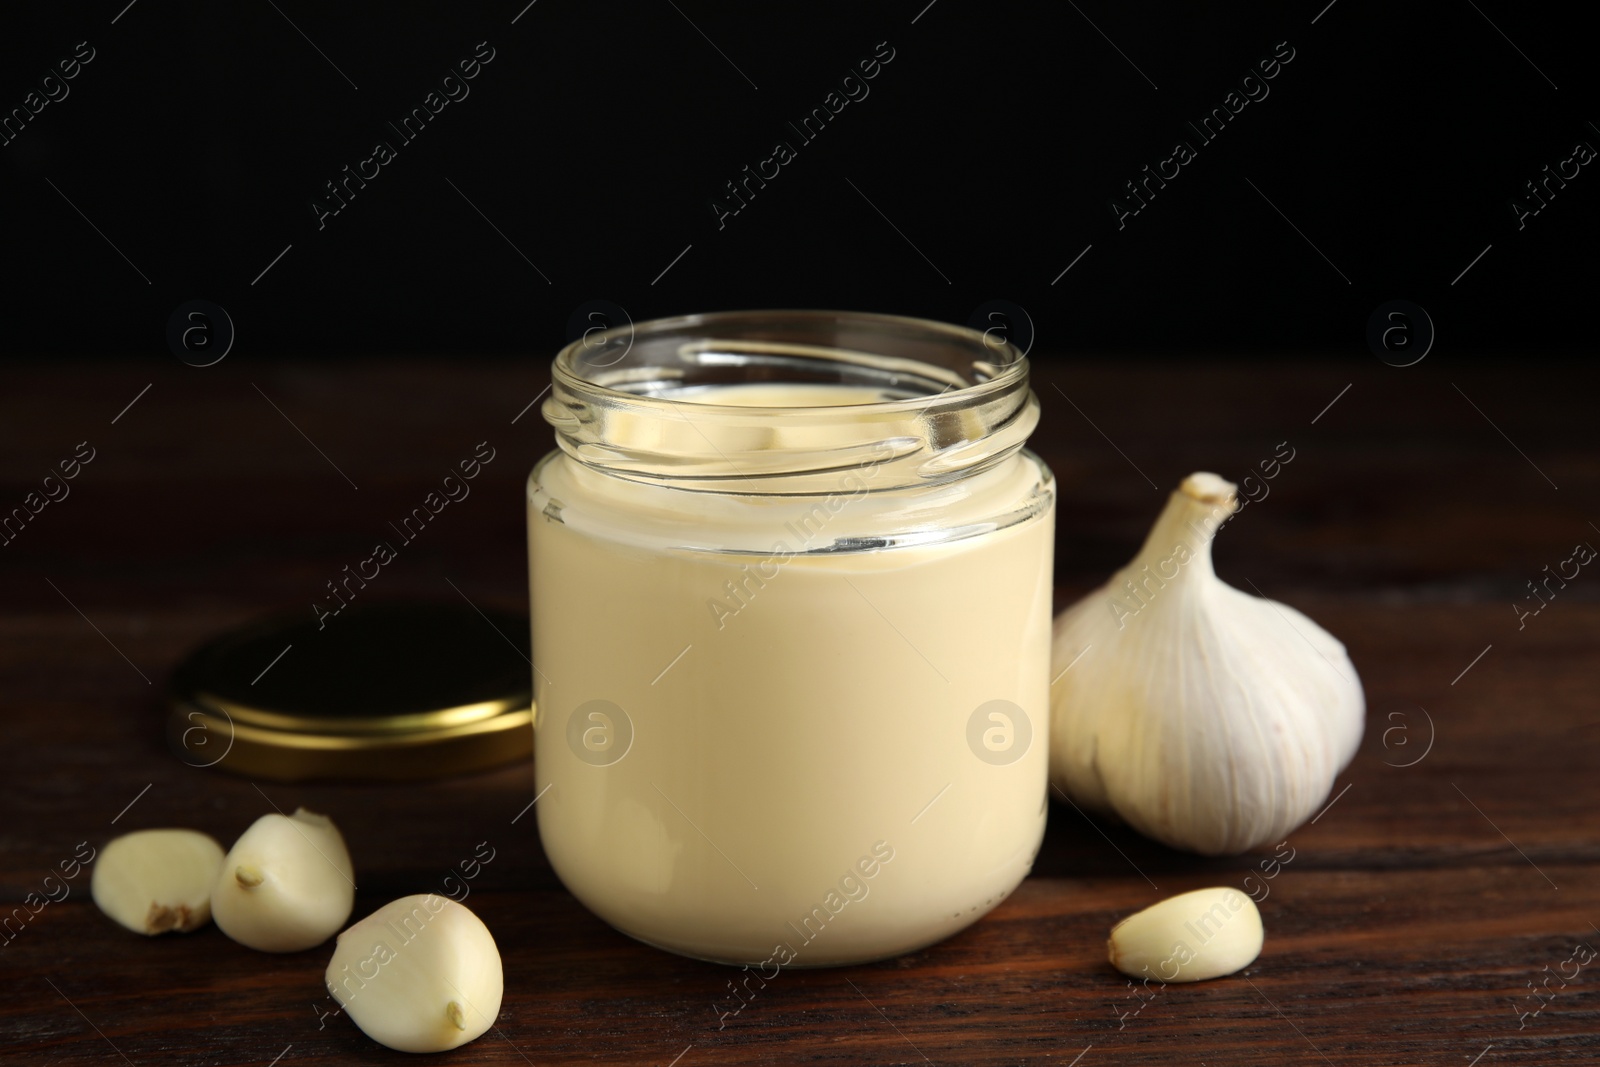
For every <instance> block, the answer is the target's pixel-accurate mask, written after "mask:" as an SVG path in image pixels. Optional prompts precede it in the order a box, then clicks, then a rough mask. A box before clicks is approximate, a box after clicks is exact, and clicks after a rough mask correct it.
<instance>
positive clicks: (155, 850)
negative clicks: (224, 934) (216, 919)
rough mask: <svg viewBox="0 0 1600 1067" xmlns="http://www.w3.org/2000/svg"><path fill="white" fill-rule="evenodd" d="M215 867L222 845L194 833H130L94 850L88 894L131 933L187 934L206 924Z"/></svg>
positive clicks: (216, 869) (138, 831)
mask: <svg viewBox="0 0 1600 1067" xmlns="http://www.w3.org/2000/svg"><path fill="white" fill-rule="evenodd" d="M221 868H222V846H221V845H219V844H217V842H216V841H215V840H214V839H213V838H211V837H209V836H207V835H206V834H202V833H201V832H200V831H198V830H136V831H134V832H133V833H131V834H123V835H122V836H121V837H118V838H113V839H112V840H111V841H110V842H109V843H108V844H107V845H106V846H105V847H104V848H102V849H101V850H100V854H99V856H98V858H97V859H96V861H95V865H94V874H93V875H92V876H91V877H90V879H89V894H90V896H92V897H93V898H94V902H95V905H96V906H97V907H99V909H100V910H101V911H103V912H105V913H106V915H108V916H109V917H110V918H112V919H114V920H116V921H117V922H118V923H120V924H122V925H123V926H125V927H127V928H128V929H129V930H132V931H133V932H134V933H136V934H152V935H153V934H164V933H168V932H170V931H173V930H176V931H178V932H179V933H188V932H189V931H190V930H194V929H197V928H199V927H201V926H204V925H205V924H206V923H207V922H209V921H210V920H211V885H212V883H213V882H215V881H216V879H217V871H218V870H220V869H221Z"/></svg>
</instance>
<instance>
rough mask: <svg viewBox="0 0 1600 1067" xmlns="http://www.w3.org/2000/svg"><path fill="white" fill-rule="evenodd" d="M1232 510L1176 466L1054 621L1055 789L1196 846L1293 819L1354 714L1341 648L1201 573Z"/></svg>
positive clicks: (1354, 732)
mask: <svg viewBox="0 0 1600 1067" xmlns="http://www.w3.org/2000/svg"><path fill="white" fill-rule="evenodd" d="M1237 507H1238V502H1237V497H1236V496H1235V487H1234V486H1233V485H1232V483H1230V482H1227V481H1224V480H1223V479H1222V478H1219V477H1218V476H1217V475H1215V474H1203V473H1202V474H1193V475H1190V476H1189V477H1188V478H1187V479H1185V480H1184V482H1183V485H1182V486H1180V487H1179V489H1178V490H1177V492H1175V493H1173V494H1172V496H1171V498H1170V499H1169V500H1168V503H1167V506H1166V509H1165V510H1164V511H1163V512H1162V513H1161V516H1160V518H1159V519H1157V520H1156V523H1155V526H1154V527H1153V528H1152V529H1151V531H1150V536H1149V538H1148V539H1147V540H1146V541H1145V543H1144V547H1143V548H1142V549H1140V551H1139V554H1138V556H1136V557H1135V558H1134V560H1133V562H1131V563H1129V564H1128V565H1127V566H1126V567H1124V568H1123V569H1122V570H1120V571H1118V572H1117V573H1116V574H1115V575H1114V576H1113V577H1112V578H1111V580H1110V581H1109V582H1107V583H1106V584H1105V585H1104V586H1102V587H1101V588H1099V589H1097V590H1096V591H1094V592H1093V593H1090V594H1089V595H1088V596H1087V597H1085V598H1084V599H1083V600H1081V601H1079V602H1078V603H1077V604H1075V605H1073V606H1072V607H1070V608H1068V609H1067V610H1066V611H1064V612H1062V613H1061V615H1060V616H1058V617H1057V619H1056V622H1055V645H1054V660H1055V669H1056V670H1057V672H1059V673H1058V677H1057V679H1056V681H1055V683H1054V685H1053V686H1052V687H1051V694H1050V697H1051V737H1050V748H1051V777H1052V779H1053V780H1054V782H1055V784H1056V785H1057V786H1058V787H1059V788H1060V789H1062V790H1063V791H1064V792H1065V793H1067V794H1068V795H1069V796H1071V797H1072V798H1074V799H1075V800H1076V801H1078V802H1079V803H1083V804H1086V805H1089V806H1093V807H1096V808H1100V809H1102V810H1108V811H1111V812H1114V813H1116V814H1117V815H1119V816H1121V817H1122V818H1123V819H1124V820H1125V821H1127V822H1128V823H1129V824H1130V825H1132V826H1133V827H1134V828H1135V829H1137V830H1139V831H1140V832H1142V833H1144V834H1147V835H1148V836H1150V837H1153V838H1156V839H1157V840H1159V841H1163V842H1165V843H1167V844H1169V845H1172V846H1174V847H1176V848H1184V849H1189V850H1191V851H1194V852H1201V853H1205V854H1208V855H1222V854H1226V853H1237V852H1243V851H1246V850H1248V849H1251V848H1254V847H1257V846H1259V845H1263V844H1267V843H1269V842H1274V841H1281V840H1282V839H1283V838H1284V837H1286V836H1287V835H1288V833H1289V831H1291V830H1293V829H1294V828H1295V827H1296V826H1299V825H1300V824H1301V823H1302V822H1304V821H1305V820H1306V819H1307V818H1308V817H1309V816H1310V815H1311V814H1312V813H1313V812H1315V811H1316V810H1317V807H1318V806H1319V805H1321V804H1322V803H1323V802H1324V801H1325V800H1326V798H1327V796H1328V793H1329V791H1330V788H1331V786H1332V785H1333V779H1334V776H1335V775H1337V774H1338V773H1339V771H1340V770H1341V769H1343V768H1344V766H1345V765H1346V764H1348V763H1349V762H1350V760H1351V758H1352V757H1353V756H1354V755H1355V752H1356V748H1357V747H1358V746H1359V745H1360V743H1361V733H1362V729H1363V726H1364V723H1365V707H1366V705H1365V700H1364V697H1363V695H1362V691H1361V682H1360V680H1359V679H1358V678H1357V676H1356V670H1355V667H1354V666H1352V665H1351V663H1350V659H1349V657H1348V656H1347V655H1346V654H1345V650H1344V646H1343V645H1341V644H1340V643H1339V642H1338V641H1337V640H1336V639H1335V638H1334V637H1333V636H1332V635H1331V634H1329V633H1328V632H1327V631H1326V630H1324V629H1322V628H1321V627H1320V626H1318V625H1317V624H1316V623H1314V622H1312V621H1311V620H1310V619H1308V618H1306V617H1305V616H1304V615H1302V614H1301V613H1300V612H1298V611H1296V610H1294V609H1293V608H1290V607H1287V606H1285V605H1283V604H1277V603H1274V602H1273V601H1270V600H1264V599H1261V598H1259V597H1254V596H1251V595H1249V594H1248V593H1243V592H1240V591H1239V590H1237V589H1234V588H1232V587H1230V586H1227V585H1225V584H1223V583H1222V582H1221V581H1220V580H1218V578H1217V576H1216V573H1215V572H1214V571H1213V570H1212V565H1211V541H1212V538H1213V537H1214V536H1215V534H1216V531H1217V529H1218V527H1219V526H1220V525H1221V524H1222V523H1223V522H1224V521H1226V520H1227V519H1228V517H1229V516H1231V515H1232V514H1233V512H1234V511H1235V510H1236V509H1237ZM1080 655H1081V659H1079V658H1078V657H1080ZM1075 659H1077V660H1078V661H1077V662H1073V661H1074V660H1075ZM1069 666H1070V667H1071V669H1070V670H1066V669H1065V668H1067V667H1069Z"/></svg>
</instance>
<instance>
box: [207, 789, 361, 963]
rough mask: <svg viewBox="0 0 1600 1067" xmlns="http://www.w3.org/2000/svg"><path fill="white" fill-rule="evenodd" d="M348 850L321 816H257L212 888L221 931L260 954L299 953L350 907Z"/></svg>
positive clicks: (339, 922)
mask: <svg viewBox="0 0 1600 1067" xmlns="http://www.w3.org/2000/svg"><path fill="white" fill-rule="evenodd" d="M355 895H356V885H355V879H354V876H353V874H352V872H351V869H350V853H349V851H348V850H347V849H346V848H345V846H344V838H343V837H341V836H340V835H339V829H338V827H336V826H334V825H333V820H332V819H330V818H328V817H327V816H326V815H318V814H316V813H315V812H310V811H307V810H306V809H304V808H300V809H298V810H297V811H296V812H295V813H294V814H293V815H292V816H291V815H277V814H273V815H263V816H261V818H259V819H257V820H256V821H255V822H254V823H252V824H251V825H250V829H248V830H246V831H245V832H244V833H243V834H241V835H240V837H239V840H237V841H235V842H234V844H233V848H231V849H229V850H228V855H227V856H226V857H225V858H224V859H223V861H222V870H221V871H220V872H218V874H217V881H216V885H215V886H213V887H212V890H211V916H212V918H213V919H215V920H216V923H217V925H218V926H219V927H221V928H222V932H223V933H225V934H227V935H228V936H229V937H231V938H233V939H234V940H235V941H237V942H239V944H241V945H245V946H248V947H250V948H253V949H259V950H261V951H262V952H299V951H300V950H302V949H308V948H312V947H313V946H316V945H320V944H322V943H323V942H324V941H326V940H328V938H330V937H332V936H333V935H334V934H335V933H337V932H338V930H339V927H341V926H343V925H344V922H345V920H346V919H348V918H350V909H351V908H352V907H354V906H355Z"/></svg>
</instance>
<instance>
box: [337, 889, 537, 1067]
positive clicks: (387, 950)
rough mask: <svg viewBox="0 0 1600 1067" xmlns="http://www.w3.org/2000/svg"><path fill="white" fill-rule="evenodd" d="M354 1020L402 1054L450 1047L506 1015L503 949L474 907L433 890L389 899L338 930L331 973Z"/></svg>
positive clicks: (483, 1030)
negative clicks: (502, 1007)
mask: <svg viewBox="0 0 1600 1067" xmlns="http://www.w3.org/2000/svg"><path fill="white" fill-rule="evenodd" d="M324 978H325V980H326V982H327V985H328V992H329V993H330V994H332V995H333V998H334V999H335V1000H337V1001H338V1002H339V1004H340V1006H341V1007H342V1008H343V1009H344V1011H345V1012H346V1013H347V1014H348V1015H349V1016H350V1019H351V1021H352V1022H354V1023H355V1024H356V1025H357V1026H359V1027H360V1028H361V1031H362V1032H363V1033H365V1034H366V1035H367V1036H368V1037H370V1038H372V1040H374V1041H376V1042H378V1043H379V1044H380V1045H387V1046H388V1047H389V1048H392V1049H395V1050H397V1051H400V1052H443V1051H444V1050H446V1049H452V1048H456V1047H458V1046H460V1045H464V1044H466V1043H467V1042H468V1041H472V1040H474V1039H476V1038H477V1037H479V1036H481V1035H482V1034H483V1033H484V1032H486V1031H487V1030H488V1029H489V1027H490V1026H492V1025H494V1021H495V1019H497V1018H498V1017H499V1015H500V1000H501V997H502V995H503V994H504V992H505V975H504V972H503V970H502V968H501V963H500V950H499V949H498V948H497V947H496V946H495V943H494V937H493V936H492V935H491V934H490V933H489V928H488V927H487V926H485V925H483V920H481V919H479V918H478V917H477V916H476V915H474V914H473V913H472V911H471V909H469V908H467V907H466V906H465V905H463V904H458V903H456V902H455V901H453V900H450V899H449V898H447V897H441V896H437V895H435V894H432V893H428V894H422V895H418V896H410V897H401V898H400V899H399V900H396V901H393V902H391V903H389V904H385V905H384V906H383V907H381V908H379V909H378V910H377V911H375V912H373V913H372V914H371V915H368V916H367V917H366V918H365V919H362V920H361V921H360V922H358V923H356V924H355V925H353V926H351V927H350V928H349V929H348V930H346V931H344V933H342V934H340V935H339V940H338V943H337V946H336V947H335V948H334V950H333V959H332V960H330V961H329V962H328V970H327V973H326V974H325V975H324Z"/></svg>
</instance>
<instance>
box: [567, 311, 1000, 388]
mask: <svg viewBox="0 0 1600 1067" xmlns="http://www.w3.org/2000/svg"><path fill="white" fill-rule="evenodd" d="M830 321H848V322H852V323H859V324H861V325H877V326H885V327H898V328H900V329H903V330H907V331H920V332H922V333H925V334H929V335H943V336H945V337H946V338H948V339H949V340H950V341H952V342H955V341H966V342H972V343H976V344H977V345H978V346H981V348H982V349H984V350H987V351H989V352H993V353H997V354H1000V355H1002V356H1004V357H1007V358H1005V359H1003V360H1001V361H998V362H995V363H993V364H992V366H994V367H995V369H996V370H997V371H998V372H999V373H997V374H994V375H992V376H986V377H985V378H983V379H982V380H978V381H974V382H971V383H970V384H968V385H965V386H960V387H957V388H954V389H950V390H948V391H946V392H944V393H938V394H924V395H919V396H908V397H902V398H898V399H894V400H879V401H871V402H867V403H860V404H837V405H829V406H830V407H835V408H876V409H883V410H890V411H893V410H897V409H905V408H915V407H916V406H917V404H918V403H919V402H922V401H926V400H928V399H930V396H938V397H940V398H941V399H944V398H950V399H958V398H959V395H960V394H962V393H963V392H964V391H966V390H973V391H975V392H981V391H983V390H985V389H986V388H989V389H993V388H1003V387H1004V386H1006V385H1008V384H1011V383H1013V382H1014V381H1016V380H1018V379H1021V380H1023V381H1026V380H1027V377H1028V357H1027V355H1026V354H1025V353H1024V352H1023V351H1022V350H1021V349H1019V348H1017V346H1016V345H1014V344H1012V343H1011V342H1010V341H1002V342H1000V343H999V344H998V345H997V344H995V343H994V342H992V341H991V340H989V335H988V332H987V331H979V330H975V329H973V328H972V327H970V326H958V325H956V324H954V323H949V322H941V321H938V320H935V319H922V318H917V317H915V316H911V315H891V314H886V313H883V312H875V311H839V310H827V309H821V308H767V309H748V310H735V311H707V312H696V313H692V314H687V315H672V316H666V317H662V318H655V319H647V320H645V321H644V322H639V323H634V322H631V321H630V322H627V323H624V324H622V325H619V326H612V327H608V328H607V329H605V330H599V331H595V332H594V333H592V334H590V333H585V334H584V335H583V336H582V337H579V338H578V339H577V340H575V341H572V342H570V343H568V344H567V345H565V346H563V347H562V348H561V350H560V351H559V352H557V353H556V357H555V361H554V363H553V364H552V367H551V374H552V377H556V376H559V377H561V378H562V379H563V380H564V384H567V385H568V386H569V387H571V386H576V387H578V388H581V389H584V390H586V391H587V390H592V391H594V392H595V393H597V394H599V395H602V396H610V397H612V398H614V399H616V400H619V401H624V400H641V399H648V400H656V401H662V402H665V403H672V404H693V405H694V406H695V407H696V408H720V409H723V410H733V409H739V410H745V411H749V410H783V409H788V408H798V409H809V408H812V407H815V405H803V404H799V405H789V404H770V405H742V404H716V403H708V402H706V401H702V400H693V401H689V400H683V399H679V398H674V397H671V396H655V395H650V394H641V393H638V392H633V391H630V390H626V389H615V388H612V387H611V386H609V385H606V384H605V383H603V382H597V381H595V380H594V379H593V378H591V377H588V376H586V375H584V374H581V373H579V372H578V371H577V370H576V369H575V368H574V366H573V362H574V360H575V358H576V357H577V356H578V355H579V354H580V353H581V352H583V351H587V350H593V349H597V348H602V347H605V346H607V345H609V344H611V343H612V342H613V341H615V340H617V339H618V338H622V337H627V338H636V337H637V336H638V335H639V334H641V333H646V332H648V333H651V334H663V333H669V332H672V331H677V330H686V329H692V328H696V327H705V328H707V329H708V334H709V335H708V337H707V340H713V339H716V337H715V330H716V327H718V326H723V325H729V324H737V323H746V322H748V323H774V322H785V323H793V324H807V323H815V324H823V323H827V322H830Z"/></svg>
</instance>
